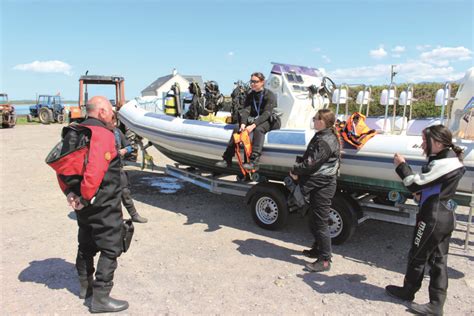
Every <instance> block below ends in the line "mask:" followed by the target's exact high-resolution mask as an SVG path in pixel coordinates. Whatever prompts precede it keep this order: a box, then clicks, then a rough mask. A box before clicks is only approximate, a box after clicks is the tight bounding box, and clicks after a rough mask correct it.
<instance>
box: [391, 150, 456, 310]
mask: <svg viewBox="0 0 474 316" xmlns="http://www.w3.org/2000/svg"><path fill="white" fill-rule="evenodd" d="M396 172H397V174H398V175H399V176H400V178H401V179H402V180H403V184H404V185H405V186H406V187H407V189H408V190H410V191H411V192H419V193H421V197H420V203H419V208H420V210H419V213H418V215H417V224H416V226H415V231H414V236H413V241H412V244H411V249H410V253H409V256H408V266H407V271H406V274H405V279H404V288H407V289H409V290H410V291H412V292H413V293H415V292H417V291H418V290H419V289H420V287H421V282H422V280H423V275H424V271H425V265H426V263H428V264H429V265H430V284H429V296H430V302H431V303H432V304H434V305H439V306H441V307H442V306H443V305H444V302H445V300H446V291H447V288H448V273H447V259H448V250H449V241H450V239H451V233H452V232H453V230H454V227H455V223H456V215H455V213H454V207H453V203H452V202H451V200H450V199H451V198H453V197H454V194H455V192H456V187H457V185H458V183H459V180H460V179H461V178H462V176H463V174H464V172H465V168H464V166H463V164H462V163H461V162H460V161H459V159H458V158H457V157H456V155H455V153H454V152H453V151H452V150H450V149H449V148H447V149H444V150H442V151H441V152H439V153H438V154H437V155H434V156H430V157H429V159H428V163H427V164H426V165H424V166H423V168H422V172H421V173H420V174H415V173H414V172H413V171H412V169H411V168H410V166H409V165H408V164H407V163H401V164H400V165H398V167H397V168H396Z"/></svg>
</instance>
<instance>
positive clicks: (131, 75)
mask: <svg viewBox="0 0 474 316" xmlns="http://www.w3.org/2000/svg"><path fill="white" fill-rule="evenodd" d="M0 1H1V8H0V12H1V22H0V23H1V33H0V34H1V55H0V60H1V76H0V90H1V92H7V93H8V94H9V96H10V99H34V98H35V94H36V93H57V92H61V95H62V96H63V97H65V98H67V99H77V93H78V83H77V81H78V78H79V76H80V75H81V74H84V73H85V71H86V70H89V74H102V75H110V74H117V75H122V76H124V77H125V79H126V97H127V98H133V97H135V96H138V95H140V91H141V90H142V89H144V88H145V87H146V86H147V85H148V84H149V83H151V82H152V81H153V80H155V79H156V78H157V77H160V76H163V75H167V74H169V73H171V71H172V69H173V68H175V67H176V69H177V70H178V72H179V73H182V74H185V75H202V76H203V78H204V80H216V81H217V82H218V83H219V85H220V88H221V91H222V92H223V93H224V94H230V91H231V88H232V85H233V82H234V81H236V80H239V79H241V80H248V78H249V74H250V73H252V72H254V71H261V72H263V73H264V74H268V73H269V71H270V69H271V65H270V62H272V61H275V62H283V63H289V64H297V65H304V66H311V67H316V68H320V69H321V68H322V69H324V70H325V72H326V74H327V75H328V76H329V77H331V78H332V79H334V81H335V82H336V83H337V84H339V83H342V82H347V83H370V84H385V83H388V82H389V80H390V65H391V64H396V65H398V68H397V71H398V72H399V74H398V75H397V76H396V81H397V82H407V81H409V82H420V81H439V82H444V81H446V80H456V79H459V78H460V77H462V76H463V74H464V72H465V70H466V69H468V68H470V67H472V65H473V59H472V58H473V16H474V15H473V13H474V12H473V1H472V0H467V1H460V0H459V1H458V0H454V1H453V0H451V1H436V0H435V1H419V0H411V1H410V0H407V1H405V0H399V1H375V0H373V1H337V0H336V1H329V0H327V1H315V0H313V1H310V0H307V1H303V0H300V1H298V0H295V1H290V0H285V1H284V0H273V1H271V0H232V1H219V0H213V1H211V0H199V1H192V0H188V1H185V0H182V1H180V0H174V1H144V0H136V1H132V0H113V1H108V0H95V1H91V0H80V1H76V0H69V1H64V0H62V1H57V0H49V1H47V0H43V1H31V0H30V1H22V0H18V1H13V0H0Z"/></svg>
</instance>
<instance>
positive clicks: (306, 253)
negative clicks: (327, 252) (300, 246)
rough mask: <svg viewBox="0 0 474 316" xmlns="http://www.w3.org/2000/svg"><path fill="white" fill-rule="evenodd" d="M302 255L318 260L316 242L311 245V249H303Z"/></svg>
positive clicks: (318, 253)
mask: <svg viewBox="0 0 474 316" xmlns="http://www.w3.org/2000/svg"><path fill="white" fill-rule="evenodd" d="M302 253H303V255H304V256H306V257H309V258H318V257H319V255H320V252H319V249H318V244H317V243H316V242H314V243H313V245H312V246H311V249H305V250H303V252H302Z"/></svg>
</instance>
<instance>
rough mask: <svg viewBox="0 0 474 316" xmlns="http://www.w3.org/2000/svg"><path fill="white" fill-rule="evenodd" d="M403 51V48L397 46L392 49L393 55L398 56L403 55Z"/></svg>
mask: <svg viewBox="0 0 474 316" xmlns="http://www.w3.org/2000/svg"><path fill="white" fill-rule="evenodd" d="M404 51H405V46H400V45H397V46H395V47H394V48H392V52H393V53H395V54H400V53H403V52H404Z"/></svg>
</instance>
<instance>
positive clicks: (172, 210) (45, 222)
mask: <svg viewBox="0 0 474 316" xmlns="http://www.w3.org/2000/svg"><path fill="white" fill-rule="evenodd" d="M60 129H61V126H60V125H34V126H31V125H20V126H16V127H15V128H13V129H4V130H0V135H1V148H0V149H1V150H0V152H1V159H0V161H1V187H0V192H1V200H0V205H1V206H0V207H1V214H2V216H1V219H0V223H1V252H0V260H1V267H0V275H1V302H0V314H1V315H19V314H21V315H25V314H87V313H88V307H89V305H90V301H89V300H85V301H84V300H80V299H79V298H78V292H79V287H78V282H77V279H76V272H75V268H74V261H75V254H76V247H77V246H76V235H77V227H76V226H77V225H76V223H75V217H74V212H71V210H70V209H69V208H68V207H67V205H66V201H65V198H64V196H63V195H62V193H61V192H60V190H59V187H58V185H57V183H56V180H55V176H54V173H53V171H52V169H50V168H49V167H48V166H47V165H46V164H45V163H44V158H45V157H46V155H47V153H48V152H49V150H50V149H51V148H52V146H53V145H54V144H55V143H56V142H57V141H58V140H59V135H60ZM151 153H152V155H153V156H154V161H155V163H157V164H158V166H159V167H158V169H157V170H156V169H155V171H149V170H147V171H141V170H140V169H139V168H137V167H134V166H128V167H127V169H128V170H129V174H130V177H131V179H132V183H133V187H132V192H133V196H134V198H135V200H136V205H137V208H138V210H139V212H140V214H141V215H143V216H145V217H147V218H148V219H149V223H147V224H136V225H135V235H134V240H133V243H132V246H131V249H130V250H129V252H127V253H126V254H124V255H122V256H121V257H120V258H119V267H118V269H117V271H116V274H115V287H114V289H113V292H112V295H113V296H114V297H117V298H120V299H127V300H128V301H129V302H130V308H129V309H128V310H127V311H124V312H122V314H131V315H142V314H149V315H152V314H179V315H186V314H282V315H283V314H285V315H288V314H317V315H321V314H323V315H341V314H348V315H349V314H352V315H362V314H366V315H381V314H382V315H383V314H385V315H403V314H406V313H407V311H406V310H407V308H406V306H405V305H404V304H403V303H401V302H399V301H397V300H395V299H392V298H390V297H388V296H387V295H386V294H385V293H384V287H385V286H386V285H387V284H401V282H402V279H403V272H404V269H405V265H406V254H407V252H408V245H409V242H410V236H411V231H412V228H410V227H406V226H401V225H396V224H390V223H383V222H377V221H367V222H365V223H363V224H362V225H361V226H359V227H358V228H357V231H356V233H355V234H354V236H353V238H352V239H351V240H349V241H347V242H346V243H345V244H343V245H340V246H334V258H333V259H334V260H333V267H332V269H331V271H330V272H328V273H309V272H308V271H306V270H305V269H304V268H303V267H304V263H305V262H307V261H309V260H308V259H307V258H305V257H303V256H301V255H300V252H301V250H303V249H304V248H305V247H307V246H309V245H310V244H311V237H310V234H309V232H308V230H307V227H306V219H305V218H301V217H299V216H298V215H292V216H290V218H289V223H288V225H287V226H286V227H285V228H284V229H283V230H281V231H266V230H263V229H261V228H259V227H257V226H256V225H255V223H254V222H253V220H252V218H251V216H250V213H249V211H248V209H247V207H246V205H244V202H243V200H242V198H239V197H236V196H230V195H215V194H212V193H209V192H207V191H205V190H203V189H201V188H198V187H196V186H194V185H191V184H187V183H181V182H179V181H175V180H174V179H172V178H169V177H167V176H166V175H164V173H163V166H164V165H165V164H169V163H172V162H171V161H170V160H168V159H167V158H165V157H163V156H162V155H161V154H160V153H158V152H157V151H156V150H151ZM467 211H468V210H467V208H459V209H458V213H460V214H459V216H458V218H459V219H460V220H463V221H466V215H465V214H467ZM465 230H466V226H465V225H458V226H457V229H456V231H455V232H454V235H453V239H452V242H451V248H450V258H449V276H450V281H449V282H450V284H449V290H448V300H447V303H446V306H445V313H446V314H447V315H473V314H474V307H473V303H472V302H474V269H473V267H474V255H473V252H472V249H473V245H474V237H473V236H472V234H471V240H473V241H471V242H470V244H469V249H468V250H467V251H465V250H464V249H463V245H464V236H465ZM427 281H428V280H427V279H426V280H425V281H424V283H423V287H422V289H421V290H420V292H419V293H418V294H417V296H416V302H420V303H425V302H426V301H427V300H428V290H427V286H428V282H427Z"/></svg>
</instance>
